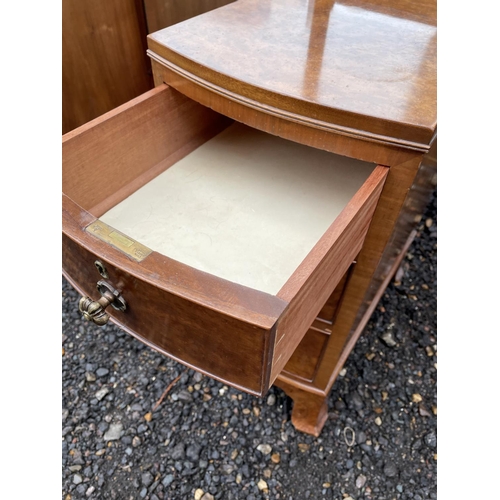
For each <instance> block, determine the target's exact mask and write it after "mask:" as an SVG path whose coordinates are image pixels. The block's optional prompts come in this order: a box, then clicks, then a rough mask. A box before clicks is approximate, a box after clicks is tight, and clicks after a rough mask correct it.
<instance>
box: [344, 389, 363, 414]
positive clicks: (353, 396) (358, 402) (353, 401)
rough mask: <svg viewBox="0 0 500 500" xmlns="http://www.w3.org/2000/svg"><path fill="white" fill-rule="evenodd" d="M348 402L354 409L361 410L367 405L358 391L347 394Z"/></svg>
mask: <svg viewBox="0 0 500 500" xmlns="http://www.w3.org/2000/svg"><path fill="white" fill-rule="evenodd" d="M347 404H348V406H349V408H351V409H352V410H361V409H362V408H363V407H364V406H365V404H364V403H363V399H362V398H361V396H360V395H359V394H358V392H357V391H354V392H351V393H350V394H349V395H348V396H347Z"/></svg>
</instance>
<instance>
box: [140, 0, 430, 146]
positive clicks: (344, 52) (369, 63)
mask: <svg viewBox="0 0 500 500" xmlns="http://www.w3.org/2000/svg"><path fill="white" fill-rule="evenodd" d="M411 3H412V2H397V1H394V2H387V1H386V2H384V4H383V5H382V4H378V3H376V2H373V3H372V2H368V1H366V0H359V1H357V2H354V1H350V2H348V3H344V2H339V1H337V2H334V1H333V0H316V1H310V2H307V3H306V2H298V1H291V0H243V1H238V2H235V3H233V4H230V5H227V6H225V7H223V8H221V9H217V10H214V11H212V12H208V13H207V14H204V15H203V16H199V17H196V18H193V19H190V20H188V21H185V22H183V23H180V24H177V25H175V26H171V27H169V28H166V29H165V30H161V31H159V32H156V33H153V34H151V35H149V37H148V46H149V49H150V55H152V57H159V58H161V59H162V60H163V61H162V62H164V64H165V65H166V67H167V68H169V69H170V70H171V71H174V72H177V73H178V74H181V75H182V76H183V77H185V78H188V79H191V81H198V82H199V83H201V82H203V84H204V85H205V86H206V88H208V89H209V90H210V91H212V92H215V93H220V92H221V91H222V92H229V93H231V97H232V99H236V100H238V102H240V103H242V104H244V105H247V106H253V107H256V108H259V109H260V110H261V111H263V112H266V113H271V114H274V115H277V116H281V117H283V118H285V119H289V120H292V121H296V122H299V123H302V124H305V125H307V126H311V127H314V128H318V129H326V130H332V131H337V132H338V133H346V134H352V135H354V136H356V137H362V138H366V139H375V140H379V141H383V142H386V143H388V144H398V145H403V146H406V147H411V148H414V149H416V150H422V151H425V150H426V149H427V148H428V146H429V144H430V142H431V140H432V137H433V136H434V133H435V129H436V19H435V15H434V14H433V12H435V9H433V8H432V7H431V5H433V2H432V1H430V0H427V1H424V2H419V3H418V4H414V5H412V6H411V7H410V8H406V7H407V5H406V4H411ZM373 4H375V5H373ZM360 26H362V27H361V28H360ZM158 60H160V59H158ZM221 89H222V90H221Z"/></svg>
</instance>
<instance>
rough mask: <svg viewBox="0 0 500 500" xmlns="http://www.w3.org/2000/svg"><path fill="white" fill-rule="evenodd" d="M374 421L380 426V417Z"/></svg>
mask: <svg viewBox="0 0 500 500" xmlns="http://www.w3.org/2000/svg"><path fill="white" fill-rule="evenodd" d="M375 423H376V424H377V425H378V426H381V425H382V419H381V418H380V417H377V418H376V419H375Z"/></svg>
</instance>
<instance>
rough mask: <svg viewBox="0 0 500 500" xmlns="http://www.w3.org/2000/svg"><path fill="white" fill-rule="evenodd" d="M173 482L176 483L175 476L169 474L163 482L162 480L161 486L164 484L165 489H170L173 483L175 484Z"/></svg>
mask: <svg viewBox="0 0 500 500" xmlns="http://www.w3.org/2000/svg"><path fill="white" fill-rule="evenodd" d="M173 481H174V475H173V474H167V475H166V476H165V477H164V478H163V480H162V482H161V484H163V486H164V487H165V488H168V487H169V486H170V485H171V484H172V482H173Z"/></svg>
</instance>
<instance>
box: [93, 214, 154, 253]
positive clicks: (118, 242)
mask: <svg viewBox="0 0 500 500" xmlns="http://www.w3.org/2000/svg"><path fill="white" fill-rule="evenodd" d="M85 230H86V231H87V232H88V233H90V234H93V235H94V236H96V237H97V238H99V239H100V240H102V241H105V242H106V243H109V244H110V245H111V246H112V247H114V248H116V249H117V250H120V251H121V252H123V253H124V254H126V255H128V256H129V257H131V258H132V259H134V260H136V261H137V262H141V260H144V259H145V258H146V257H147V256H148V255H149V254H150V253H151V252H152V251H153V250H151V249H150V248H148V247H147V246H144V245H142V244H141V243H139V242H137V241H135V240H133V239H132V238H129V237H128V236H125V235H124V234H123V233H120V231H117V230H116V229H115V228H113V227H111V226H108V225H107V224H105V223H104V222H102V221H100V220H96V221H95V222H92V224H90V225H88V226H87V227H86V228H85Z"/></svg>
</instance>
